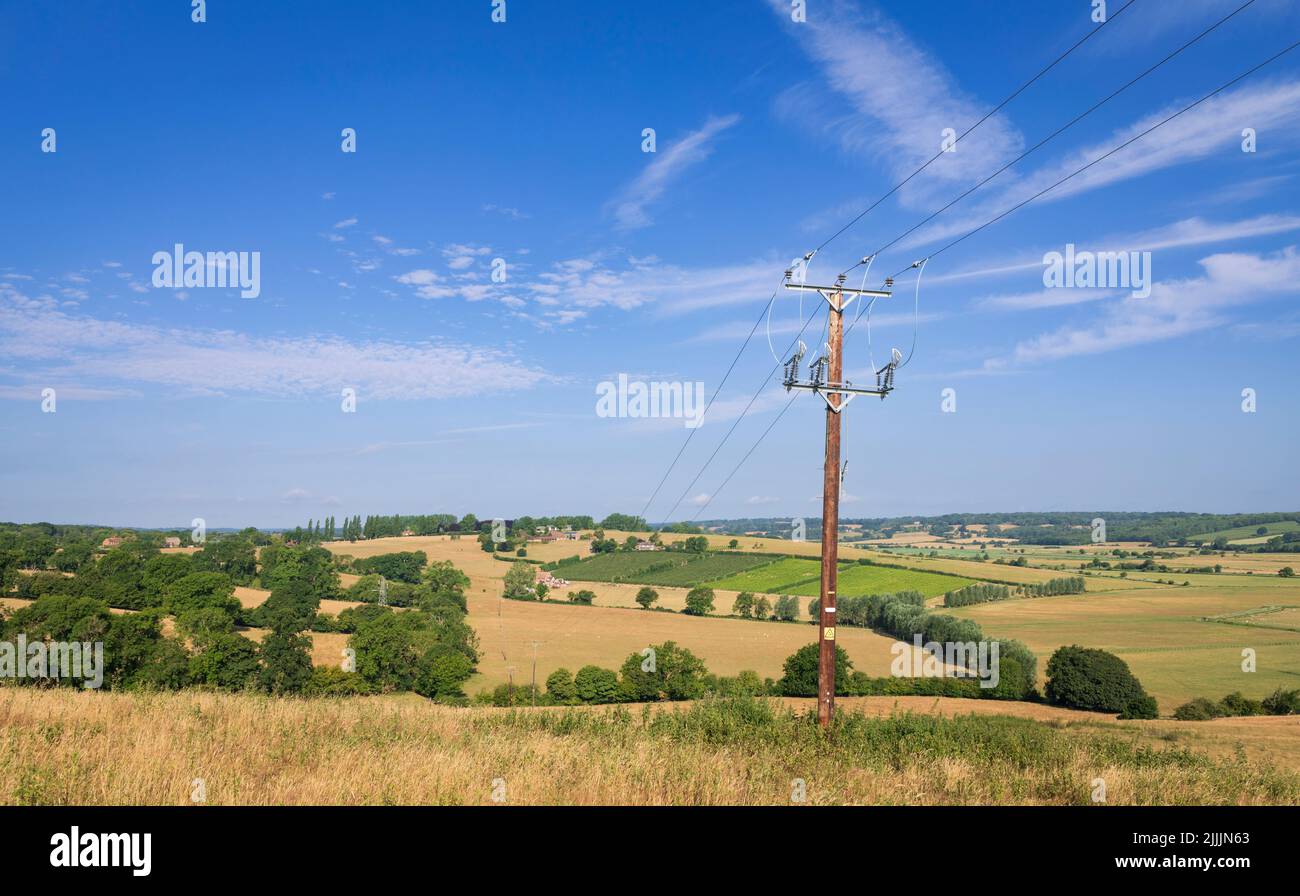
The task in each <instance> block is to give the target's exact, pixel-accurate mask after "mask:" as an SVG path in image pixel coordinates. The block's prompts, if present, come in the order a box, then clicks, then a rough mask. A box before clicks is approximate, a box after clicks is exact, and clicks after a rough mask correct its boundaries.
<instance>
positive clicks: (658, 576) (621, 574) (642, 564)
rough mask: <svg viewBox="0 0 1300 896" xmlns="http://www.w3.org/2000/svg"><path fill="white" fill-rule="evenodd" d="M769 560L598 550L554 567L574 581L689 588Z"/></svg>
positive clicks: (750, 556) (747, 557)
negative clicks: (599, 551)
mask: <svg viewBox="0 0 1300 896" xmlns="http://www.w3.org/2000/svg"><path fill="white" fill-rule="evenodd" d="M771 562H772V558H771V557H769V556H763V555H761V554H726V553H720V554H686V553H681V552H671V551H646V552H641V553H637V552H627V553H623V552H619V553H616V554H597V555H595V556H594V557H588V558H587V559H585V560H583V561H581V562H579V563H569V564H565V565H564V566H561V567H559V568H558V569H556V570H555V573H556V575H559V576H561V577H562V578H565V579H568V580H570V581H573V582H629V583H633V584H640V585H668V586H673V585H675V586H679V587H682V588H690V587H692V586H695V585H699V584H700V583H702V582H707V581H711V580H713V579H721V578H725V577H727V576H731V575H735V574H737V573H742V572H744V571H745V570H750V569H754V568H755V567H761V566H766V565H768V564H770V563H771Z"/></svg>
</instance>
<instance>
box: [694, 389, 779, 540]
mask: <svg viewBox="0 0 1300 896" xmlns="http://www.w3.org/2000/svg"><path fill="white" fill-rule="evenodd" d="M801 394H803V393H801V392H796V393H794V394H793V395H791V396H790V400H789V401H787V402H786V403H785V407H783V408H781V412H780V413H779V414H777V415H776V416H775V417H773V418H772V422H771V423H769V424H768V425H767V429H765V430H763V434H762V435H761V436H759V437H758V439H757V440H755V442H754V444H753V445H750V446H749V450H748V451H746V452H745V456H744V457H742V458H741V459H740V463H738V464H736V465H735V466H734V467H732V468H731V472H730V473H728V474H727V478H726V479H724V480H722V483H721V484H720V485H719V486H718V487H717V489H716V490H714V491H713V492H712V493H710V494H709V497H708V500H706V501H705V502H704V503H703V504H701V505H700V509H699V510H697V511H695V516H693V517H691V522H695V521H696V520H697V519H699V518H700V514H701V513H703V512H704V511H705V510H706V509H707V508H708V506H709V505H710V504H712V503H713V499H714V497H715V496H716V495H717V494H718V492H720V491H722V490H723V489H724V488H726V487H727V483H728V482H730V481H731V477H732V476H735V475H736V473H737V472H738V471H739V470H740V468H741V467H743V466H744V465H745V461H747V460H749V456H750V455H751V454H753V453H754V449H755V448H757V447H758V446H759V445H760V444H761V443H762V442H763V440H764V439H766V438H767V435H768V433H770V432H771V431H772V430H773V429H774V428H776V425H777V424H778V423H780V422H781V418H782V417H784V416H785V412H786V411H788V410H790V405H792V404H794V400H795V399H796V398H798V397H799V396H800V395H801Z"/></svg>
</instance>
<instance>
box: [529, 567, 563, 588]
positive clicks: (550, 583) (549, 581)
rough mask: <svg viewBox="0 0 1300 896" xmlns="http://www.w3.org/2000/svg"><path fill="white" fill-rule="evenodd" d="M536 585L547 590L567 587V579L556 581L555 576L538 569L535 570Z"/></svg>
mask: <svg viewBox="0 0 1300 896" xmlns="http://www.w3.org/2000/svg"><path fill="white" fill-rule="evenodd" d="M537 584H539V585H545V586H546V587H547V588H567V587H569V581H568V579H557V578H556V577H555V576H553V575H551V574H550V573H549V572H548V571H546V570H544V569H542V568H541V567H538V569H537Z"/></svg>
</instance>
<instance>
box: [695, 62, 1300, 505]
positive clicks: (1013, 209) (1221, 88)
mask: <svg viewBox="0 0 1300 896" xmlns="http://www.w3.org/2000/svg"><path fill="white" fill-rule="evenodd" d="M1297 47H1300V41H1296V42H1295V43H1293V44H1291V45H1290V46H1288V47H1286V48H1284V49H1282V50H1281V51H1279V52H1277V53H1275V54H1274V55H1272V56H1270V57H1269V58H1268V59H1265V60H1264V61H1263V62H1261V63H1259V64H1258V65H1256V66H1253V67H1252V68H1250V69H1248V70H1246V71H1244V72H1242V73H1241V74H1240V75H1237V76H1236V77H1235V78H1233V79H1232V80H1230V81H1227V82H1226V83H1224V84H1222V85H1220V86H1219V87H1216V88H1215V89H1214V90H1212V91H1210V92H1209V93H1207V94H1205V95H1204V96H1202V97H1201V98H1200V99H1198V100H1196V101H1195V102H1192V103H1189V104H1188V105H1186V106H1184V107H1183V108H1182V109H1179V110H1178V111H1177V112H1174V113H1173V114H1171V115H1169V116H1168V117H1166V118H1164V119H1163V120H1161V121H1159V122H1157V123H1156V124H1154V125H1152V126H1151V127H1149V128H1147V129H1146V130H1144V131H1142V132H1141V133H1140V134H1137V135H1136V136H1134V137H1131V138H1130V139H1128V140H1125V141H1124V142H1123V143H1121V144H1119V145H1118V146H1116V147H1114V148H1113V149H1110V150H1109V151H1107V152H1106V153H1104V154H1102V155H1100V156H1098V157H1097V158H1095V159H1093V160H1092V161H1091V162H1088V163H1087V164H1086V165H1083V166H1081V167H1079V168H1078V169H1076V170H1074V171H1073V172H1071V173H1070V174H1067V175H1066V176H1065V177H1063V178H1061V179H1060V180H1058V181H1057V182H1056V183H1054V184H1052V185H1051V186H1049V187H1046V188H1045V189H1043V190H1040V191H1038V192H1037V193H1035V194H1034V195H1033V196H1030V197H1029V198H1028V199H1025V200H1023V201H1021V202H1018V203H1016V204H1015V205H1013V206H1012V207H1011V208H1009V209H1007V210H1006V211H1004V212H1002V213H1001V214H999V215H997V216H996V217H994V218H991V219H990V220H988V221H985V222H984V223H983V224H981V225H980V226H978V227H976V228H975V229H973V230H971V231H969V232H968V233H966V234H964V235H962V236H960V237H958V238H957V239H955V240H953V241H952V242H950V243H948V244H947V245H945V246H943V247H942V248H940V249H938V250H936V251H934V252H932V253H930V254H929V255H927V256H926V260H929V259H932V258H934V257H935V256H937V255H940V254H942V253H944V252H946V251H948V250H949V249H951V248H953V247H954V246H956V245H957V244H958V243H961V242H963V241H964V240H967V239H969V238H970V237H972V236H974V235H975V234H977V233H979V232H980V231H982V230H984V229H985V228H987V227H990V226H992V225H993V224H996V223H997V222H998V221H1000V220H1002V219H1003V218H1005V217H1007V216H1008V215H1010V214H1012V213H1013V212H1016V211H1018V210H1019V209H1021V208H1024V207H1025V206H1026V205H1028V204H1029V203H1031V202H1033V201H1034V200H1036V199H1038V198H1040V197H1042V196H1044V195H1046V194H1047V193H1050V192H1051V191H1052V190H1054V189H1056V188H1057V187H1059V186H1060V185H1061V184H1063V183H1065V182H1067V181H1069V180H1071V179H1072V178H1074V177H1077V176H1078V175H1080V174H1082V173H1083V172H1084V171H1087V170H1088V169H1089V168H1092V167H1093V166H1094V165H1097V164H1099V163H1100V162H1103V161H1105V160H1106V159H1108V158H1110V157H1111V156H1113V155H1114V154H1115V153H1117V152H1119V151H1121V150H1123V149H1124V148H1126V147H1128V146H1131V145H1132V144H1134V143H1136V142H1137V141H1138V140H1141V139H1142V138H1143V137H1145V136H1147V135H1148V134H1150V133H1151V132H1153V131H1155V130H1157V129H1159V128H1161V127H1163V126H1164V125H1166V124H1168V123H1169V122H1171V121H1173V120H1174V119H1176V118H1178V117H1179V116H1180V115H1184V114H1186V113H1187V112H1190V111H1191V110H1192V109H1195V108H1196V107H1197V106H1199V105H1201V104H1202V103H1204V102H1206V101H1207V100H1209V99H1212V98H1213V97H1215V96H1217V95H1218V94H1220V93H1222V92H1223V91H1225V90H1227V89H1228V88H1230V87H1232V86H1233V85H1235V84H1237V83H1239V82H1241V81H1243V80H1245V79H1246V78H1248V77H1250V76H1251V75H1253V74H1255V73H1256V72H1258V71H1259V70H1260V69H1263V68H1265V67H1267V66H1269V65H1271V64H1272V63H1274V62H1276V61H1277V60H1278V59H1280V58H1282V57H1283V56H1285V55H1286V54H1288V53H1290V52H1293V51H1294V50H1295V49H1296V48H1297ZM916 266H917V265H916V263H913V264H909V265H908V266H907V267H905V268H902V269H901V270H899V271H898V272H897V273H895V274H893V275H892V276H891V277H889V278H888V279H889V280H893V279H895V278H897V277H899V276H901V275H902V274H904V273H906V272H907V271H909V270H911V269H912V268H914V267H916ZM854 323H856V322H854ZM852 330H853V325H852V324H851V325H850V326H849V327H848V330H847V331H846V335H847V333H848V332H851V331H852ZM786 407H787V408H788V407H789V405H788V404H787V405H786ZM782 413H784V409H783V410H782ZM766 435H767V433H766V432H765V433H764V434H763V436H762V437H760V439H759V442H761V441H762V439H763V438H765V437H766ZM757 447H758V442H755V444H754V446H753V447H752V448H750V450H749V451H748V452H746V454H745V456H744V457H743V458H741V460H740V463H738V464H736V466H735V467H734V468H733V469H732V470H731V472H730V473H728V474H727V478H726V479H724V480H723V482H722V485H721V486H719V487H718V489H717V490H716V491H715V492H714V493H713V494H711V495H710V496H709V502H710V503H711V502H712V500H713V498H714V497H716V496H717V493H718V492H720V491H721V490H722V488H723V486H725V485H726V484H727V482H729V481H731V477H732V476H734V475H735V474H736V473H737V472H738V471H739V469H740V467H741V466H742V465H743V464H744V463H745V461H746V460H748V459H749V455H750V454H752V453H753V450H754V448H757ZM705 506H708V505H707V504H706V505H705ZM701 510H703V508H701ZM697 516H698V513H697Z"/></svg>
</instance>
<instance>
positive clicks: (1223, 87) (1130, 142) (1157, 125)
mask: <svg viewBox="0 0 1300 896" xmlns="http://www.w3.org/2000/svg"><path fill="white" fill-rule="evenodd" d="M1296 47H1300V41H1296V42H1295V43H1293V44H1291V45H1290V46H1289V47H1286V48H1285V49H1283V50H1281V51H1279V52H1277V53H1275V54H1273V55H1272V56H1270V57H1269V58H1268V59H1265V60H1264V61H1263V62H1261V63H1259V65H1256V66H1254V67H1253V68H1250V69H1248V70H1246V71H1244V72H1242V73H1241V74H1240V75H1237V77H1235V78H1233V79H1232V80H1231V81H1228V82H1226V83H1224V84H1221V85H1220V86H1218V87H1216V88H1214V90H1211V91H1210V92H1209V93H1207V94H1205V96H1203V97H1201V98H1200V99H1199V100H1196V101H1195V102H1193V103H1189V104H1188V105H1186V106H1184V107H1183V108H1181V109H1179V110H1178V111H1177V112H1175V113H1173V114H1172V115H1170V116H1168V117H1167V118H1164V119H1162V120H1160V121H1158V122H1156V123H1155V124H1153V125H1152V126H1151V127H1149V128H1147V129H1146V130H1145V131H1142V132H1141V133H1140V134H1137V135H1136V136H1133V137H1130V138H1129V139H1127V140H1125V141H1124V142H1123V143H1121V144H1119V145H1118V146H1116V147H1114V148H1112V149H1110V150H1108V151H1107V152H1105V153H1103V154H1102V155H1099V156H1097V158H1095V159H1093V160H1092V161H1091V162H1088V163H1087V164H1086V165H1083V166H1081V167H1079V168H1076V169H1075V170H1074V171H1072V172H1070V173H1069V174H1067V175H1066V176H1065V177H1063V178H1061V179H1060V180H1058V181H1057V182H1056V183H1054V184H1052V185H1051V186H1049V187H1045V188H1044V189H1042V190H1039V191H1038V192H1037V193H1035V194H1034V195H1032V196H1030V197H1029V198H1028V199H1025V200H1022V201H1020V202H1017V203H1016V204H1015V205H1013V206H1011V208H1009V209H1007V210H1006V211H1004V212H1002V213H1001V214H999V215H998V216H997V217H994V218H990V219H989V220H988V221H985V222H984V223H983V224H981V225H980V226H979V227H976V228H975V229H974V230H971V231H969V232H967V233H965V234H963V235H962V236H959V237H958V238H957V239H955V240H953V241H952V242H950V243H948V244H947V245H945V246H943V247H942V248H940V249H936V250H935V251H934V252H931V253H930V254H929V255H927V256H926V258H927V259H929V258H934V257H935V256H937V255H941V254H943V253H944V252H947V251H948V250H949V249H951V248H952V247H953V246H956V245H957V244H958V243H961V242H963V241H964V240H968V239H970V238H971V237H973V236H974V235H975V234H977V233H979V232H980V231H981V230H983V229H984V228H986V227H989V226H991V225H993V224H996V223H997V222H998V221H1001V220H1002V219H1003V218H1005V217H1006V216H1007V215H1010V214H1011V213H1012V212H1015V211H1018V210H1020V209H1022V208H1024V207H1025V206H1026V205H1028V204H1029V203H1031V202H1033V201H1034V200H1035V199H1038V198H1039V197H1041V196H1044V195H1046V194H1047V193H1050V192H1051V191H1052V190H1055V189H1056V188H1057V187H1059V186H1060V185H1061V184H1063V183H1065V182H1066V181H1068V180H1072V179H1073V178H1075V177H1078V176H1079V175H1080V174H1082V173H1083V172H1085V171H1087V170H1088V169H1089V168H1091V167H1092V166H1094V165H1096V164H1098V163H1100V162H1104V161H1105V160H1106V159H1108V158H1110V157H1111V156H1113V155H1114V154H1115V153H1117V152H1119V151H1120V150H1122V149H1124V148H1126V147H1128V146H1132V145H1133V144H1134V143H1136V142H1137V141H1139V140H1141V139H1142V138H1143V137H1145V136H1147V135H1148V134H1150V133H1151V132H1152V131H1155V130H1157V129H1159V128H1162V127H1164V126H1165V125H1167V124H1169V122H1171V121H1173V120H1174V119H1175V118H1178V117H1179V116H1180V115H1185V114H1186V113H1188V112H1190V111H1191V110H1193V109H1195V108H1196V107H1197V106H1199V105H1201V103H1204V102H1205V101H1206V100H1209V99H1212V98H1214V97H1216V96H1218V95H1219V94H1220V93H1223V91H1225V90H1227V89H1228V88H1229V87H1231V86H1233V85H1234V84H1236V83H1238V82H1240V81H1243V80H1245V79H1246V78H1249V77H1250V76H1251V75H1253V74H1255V72H1257V71H1259V70H1260V69H1262V68H1264V67H1266V66H1268V65H1270V64H1272V63H1274V62H1276V61H1277V60H1278V59H1281V58H1282V57H1283V56H1285V55H1286V54H1287V53H1290V52H1291V51H1292V50H1294V49H1295V48H1296ZM911 268H912V265H908V266H907V267H905V268H903V269H902V270H900V271H899V272H898V273H896V274H894V275H893V276H894V277H897V276H899V275H900V274H902V273H904V272H906V271H908V270H910V269H911Z"/></svg>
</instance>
